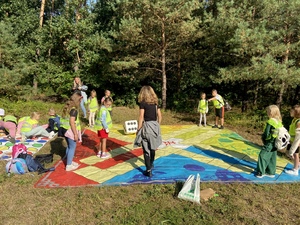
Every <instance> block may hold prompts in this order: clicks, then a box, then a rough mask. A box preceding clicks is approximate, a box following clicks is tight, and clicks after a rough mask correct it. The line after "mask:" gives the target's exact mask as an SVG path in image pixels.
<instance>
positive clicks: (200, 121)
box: [199, 113, 202, 127]
mask: <svg viewBox="0 0 300 225" xmlns="http://www.w3.org/2000/svg"><path fill="white" fill-rule="evenodd" d="M201 123H202V113H200V119H199V127H200V126H201Z"/></svg>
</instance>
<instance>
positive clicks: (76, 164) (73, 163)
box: [72, 161, 80, 167]
mask: <svg viewBox="0 0 300 225" xmlns="http://www.w3.org/2000/svg"><path fill="white" fill-rule="evenodd" d="M72 165H73V166H77V167H78V166H80V164H78V163H77V162H74V161H73V162H72Z"/></svg>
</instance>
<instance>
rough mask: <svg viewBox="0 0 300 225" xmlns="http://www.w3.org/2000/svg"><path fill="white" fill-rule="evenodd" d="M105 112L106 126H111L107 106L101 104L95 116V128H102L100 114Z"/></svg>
mask: <svg viewBox="0 0 300 225" xmlns="http://www.w3.org/2000/svg"><path fill="white" fill-rule="evenodd" d="M104 112H106V120H105V122H106V124H107V127H108V128H112V120H111V116H110V113H109V111H108V108H106V107H105V106H101V108H100V110H99V112H98V115H97V117H96V120H95V128H96V129H97V130H102V129H103V124H102V115H103V113H104Z"/></svg>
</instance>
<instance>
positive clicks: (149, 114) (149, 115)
mask: <svg viewBox="0 0 300 225" xmlns="http://www.w3.org/2000/svg"><path fill="white" fill-rule="evenodd" d="M140 109H144V110H145V112H144V121H156V120H157V105H155V104H148V103H146V102H141V103H140Z"/></svg>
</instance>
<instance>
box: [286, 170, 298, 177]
mask: <svg viewBox="0 0 300 225" xmlns="http://www.w3.org/2000/svg"><path fill="white" fill-rule="evenodd" d="M284 172H285V173H287V174H290V175H294V176H298V170H295V169H292V170H284Z"/></svg>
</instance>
